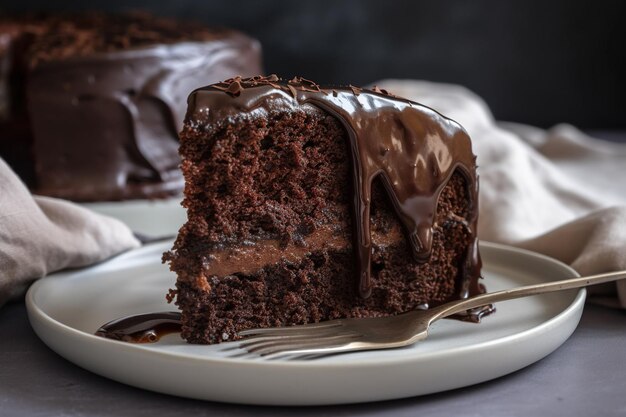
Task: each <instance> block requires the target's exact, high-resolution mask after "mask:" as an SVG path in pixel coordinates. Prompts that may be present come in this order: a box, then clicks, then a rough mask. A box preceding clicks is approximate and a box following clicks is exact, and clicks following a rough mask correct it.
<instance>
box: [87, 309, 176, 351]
mask: <svg viewBox="0 0 626 417" xmlns="http://www.w3.org/2000/svg"><path fill="white" fill-rule="evenodd" d="M180 319H181V314H180V313H179V312H176V311H167V312H161V313H147V314H137V315H134V316H128V317H124V318H121V319H117V320H113V321H110V322H108V323H106V324H104V325H102V326H101V327H100V328H99V329H98V330H97V331H96V332H95V335H96V336H100V337H104V338H107V339H113V340H120V341H122V342H130V343H154V342H157V341H158V340H159V339H161V337H163V336H165V335H167V334H170V333H178V332H180V329H181V323H180Z"/></svg>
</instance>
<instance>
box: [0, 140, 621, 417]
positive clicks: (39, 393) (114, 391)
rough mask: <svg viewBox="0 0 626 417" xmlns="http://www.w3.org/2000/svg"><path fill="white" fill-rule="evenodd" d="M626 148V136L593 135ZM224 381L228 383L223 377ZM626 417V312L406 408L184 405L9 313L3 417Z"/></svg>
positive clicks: (1, 333) (4, 319)
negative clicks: (527, 361)
mask: <svg viewBox="0 0 626 417" xmlns="http://www.w3.org/2000/svg"><path fill="white" fill-rule="evenodd" d="M592 134H595V135H596V136H599V137H603V138H604V139H607V140H612V141H616V142H626V132H624V131H620V132H606V131H602V132H597V131H596V132H592ZM215 377H216V378H219V375H216V376H215ZM209 415H210V416H221V415H224V416H233V417H237V416H265V415H267V416H293V415H302V416H353V415H365V416H381V417H382V416H385V417H392V416H393V417H400V416H416V415H421V416H442V417H449V416H489V417H499V416H523V417H533V416H546V417H549V416H568V417H575V416H581V417H588V416H621V417H623V416H626V311H623V310H613V309H609V308H605V307H599V306H595V305H587V306H585V311H584V313H583V316H582V320H581V322H580V325H579V326H578V328H577V329H576V331H575V332H574V334H573V335H572V337H571V338H570V339H569V340H567V341H566V342H565V343H564V344H563V345H562V346H561V347H560V348H559V349H558V350H556V351H555V352H554V353H552V354H551V355H549V356H548V357H546V358H544V359H543V360H541V361H539V362H537V363H535V364H533V365H531V366H528V367H527V368H524V369H522V370H520V371H517V372H515V373H513V374H510V375H507V376H504V377H502V378H498V379H496V380H493V381H489V382H486V383H482V384H478V385H474V386H471V387H466V388H461V389H457V390H454V391H449V392H444V393H440V394H434V395H428V396H423V397H416V398H408V399H404V400H395V401H386V402H378V403H369V404H356V405H344V406H329V407H308V408H294V407H288V408H286V407H283V408H281V407H254V406H241V405H235V404H221V403H212V402H202V401H195V400H188V399H183V398H176V397H171V396H167V395H162V394H156V393H152V392H148V391H143V390H140V389H137V388H133V387H129V386H126V385H123V384H120V383H117V382H114V381H111V380H108V379H106V378H103V377H100V376H98V375H95V374H92V373H90V372H88V371H85V370H83V369H81V368H79V367H78V366H76V365H73V364H72V363H70V362H68V361H66V360H65V359H63V358H61V357H60V356H58V355H57V354H56V353H54V352H53V351H51V350H50V349H48V348H47V347H46V346H45V345H44V344H43V343H42V342H41V341H40V340H39V339H38V338H37V336H36V335H35V334H34V332H33V330H32V329H31V327H30V325H29V323H28V319H27V317H26V308H25V307H24V304H23V303H22V302H16V303H12V304H9V305H7V306H4V307H2V308H0V417H12V416H33V417H35V416H65V417H70V416H150V417H154V416H185V417H189V416H194V417H200V416H209Z"/></svg>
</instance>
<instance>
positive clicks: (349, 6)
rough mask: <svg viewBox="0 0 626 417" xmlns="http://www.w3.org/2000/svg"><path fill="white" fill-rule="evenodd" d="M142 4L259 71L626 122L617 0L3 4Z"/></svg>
mask: <svg viewBox="0 0 626 417" xmlns="http://www.w3.org/2000/svg"><path fill="white" fill-rule="evenodd" d="M125 9H145V10H150V11H152V12H154V13H156V14H160V15H167V16H175V17H183V18H192V19H196V20H199V21H202V22H205V23H208V24H212V25H223V26H230V27H234V28H237V29H241V30H243V31H245V32H247V33H249V34H250V35H252V36H254V37H256V38H258V39H259V40H261V42H262V43H263V46H264V52H265V68H266V71H267V73H272V72H275V73H278V74H280V75H282V76H284V77H291V76H293V75H302V76H305V77H307V78H311V79H313V80H315V81H318V82H320V83H333V84H340V83H352V84H357V85H358V84H361V85H362V84H367V83H371V82H373V81H376V80H378V79H381V78H388V77H401V78H421V79H429V80H434V81H446V82H454V83H460V84H463V85H466V86H467V87H469V88H470V89H472V90H474V91H475V92H477V93H478V94H480V95H481V96H483V97H484V98H485V99H486V101H487V102H488V104H489V105H490V106H491V107H492V109H493V111H494V113H495V115H496V117H498V118H499V119H503V120H514V121H519V122H526V123H531V124H535V125H539V126H549V125H552V124H555V123H559V122H570V123H574V124H576V125H578V126H580V127H582V128H618V127H626V94H625V93H626V83H625V82H624V79H623V77H624V74H626V65H625V61H626V52H625V50H626V20H625V17H626V2H621V1H606V0H596V1H584V2H583V1H568V0H552V1H516V2H502V1H482V0H478V1H463V0H456V1H432V0H430V1H391V0H387V1H358V0H335V1H292V0H273V1H254V0H248V1H237V0H232V1H210V0H208V1H207V0H205V1H197V0H166V1H145V0H143V1H142V0H130V1H124V2H116V1H111V0H91V1H82V0H71V1H48V0H21V1H15V0H11V1H7V0H0V10H3V11H5V12H16V11H17V12H19V11H35V10H55V11H57V10H69V11H76V10H106V11H120V10H125Z"/></svg>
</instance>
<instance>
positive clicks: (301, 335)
mask: <svg viewBox="0 0 626 417" xmlns="http://www.w3.org/2000/svg"><path fill="white" fill-rule="evenodd" d="M342 334H346V333H345V332H339V331H337V330H335V329H332V328H331V329H329V330H315V331H310V330H308V331H303V332H279V333H260V334H257V335H252V336H247V337H245V338H243V339H241V340H240V341H239V346H240V347H243V348H245V347H247V346H251V345H254V344H258V343H263V342H273V341H276V342H277V341H293V342H297V341H301V340H312V339H313V340H318V339H320V338H328V337H331V336H339V335H342Z"/></svg>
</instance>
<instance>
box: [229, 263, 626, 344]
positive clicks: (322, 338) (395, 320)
mask: <svg viewBox="0 0 626 417" xmlns="http://www.w3.org/2000/svg"><path fill="white" fill-rule="evenodd" d="M623 278H626V271H618V272H609V273H605V274H598V275H590V276H587V277H580V278H573V279H566V280H562V281H553V282H547V283H543V284H536V285H527V286H523V287H518V288H512V289H508V290H503V291H497V292H493V293H487V294H481V295H478V296H475V297H472V298H467V299H464V300H459V301H453V302H450V303H447V304H443V305H441V306H438V307H434V308H431V309H428V310H415V311H410V312H408V313H403V314H399V315H396V316H388V317H374V318H360V319H337V320H330V321H325V322H320V323H312V324H304V325H299V326H288V327H273V328H259V329H250V330H244V331H241V332H239V336H242V337H244V339H243V340H241V341H240V342H239V346H240V347H241V348H243V349H245V350H247V351H248V352H251V353H256V354H259V355H261V356H282V355H286V354H298V355H308V354H314V355H324V354H330V353H339V352H352V351H356V350H372V349H389V348H397V347H402V346H408V345H412V344H414V343H415V342H417V341H420V340H424V339H426V337H428V328H429V327H430V325H431V324H433V323H434V322H435V321H437V320H439V319H442V318H444V317H448V316H450V315H453V314H457V313H461V312H464V311H467V310H470V309H473V308H476V307H481V306H485V305H488V304H492V303H495V302H498V301H506V300H512V299H515V298H521V297H527V296H530V295H536V294H543V293H548V292H554V291H560V290H567V289H572V288H580V287H585V286H587V285H594V284H601V283H604V282H610V281H616V280H619V279H623Z"/></svg>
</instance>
